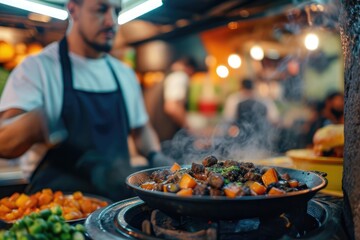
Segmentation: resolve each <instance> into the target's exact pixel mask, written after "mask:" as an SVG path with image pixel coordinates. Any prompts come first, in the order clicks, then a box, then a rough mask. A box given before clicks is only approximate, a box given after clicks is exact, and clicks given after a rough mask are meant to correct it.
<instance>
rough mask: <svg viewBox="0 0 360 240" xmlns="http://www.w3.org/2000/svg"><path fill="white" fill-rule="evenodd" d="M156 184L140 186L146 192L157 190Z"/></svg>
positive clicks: (150, 183) (148, 183) (147, 183)
mask: <svg viewBox="0 0 360 240" xmlns="http://www.w3.org/2000/svg"><path fill="white" fill-rule="evenodd" d="M155 186H156V183H155V182H146V183H143V184H141V185H140V187H141V188H143V189H146V190H155Z"/></svg>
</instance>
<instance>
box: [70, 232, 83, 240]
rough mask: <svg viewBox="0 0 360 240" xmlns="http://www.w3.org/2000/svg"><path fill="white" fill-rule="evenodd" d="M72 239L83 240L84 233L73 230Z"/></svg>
mask: <svg viewBox="0 0 360 240" xmlns="http://www.w3.org/2000/svg"><path fill="white" fill-rule="evenodd" d="M72 240H85V237H84V234H82V233H81V232H74V233H73V235H72Z"/></svg>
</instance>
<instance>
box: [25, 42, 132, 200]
mask: <svg viewBox="0 0 360 240" xmlns="http://www.w3.org/2000/svg"><path fill="white" fill-rule="evenodd" d="M59 54H60V62H61V68H62V74H63V82H64V100H63V106H62V111H61V118H60V119H61V120H62V121H63V123H64V125H65V127H66V129H67V131H68V134H69V136H68V138H67V140H66V141H65V142H64V143H62V144H61V145H60V146H58V147H56V148H53V149H50V150H49V151H48V153H47V154H46V155H45V157H44V159H43V160H42V161H41V163H40V165H39V167H38V168H37V169H36V170H35V172H34V174H33V175H32V177H31V180H30V185H29V188H28V191H29V192H30V193H33V192H36V191H39V190H41V189H43V188H46V187H49V188H51V189H53V190H62V191H66V192H73V191H83V192H84V193H91V194H98V195H101V196H104V197H108V198H110V199H112V200H120V199H123V198H127V197H130V196H131V193H130V190H128V189H127V188H126V186H125V178H126V176H128V175H129V174H130V172H131V167H130V161H129V159H130V157H129V150H128V142H127V138H128V135H129V131H130V127H129V121H128V116H127V110H126V106H125V101H124V98H123V94H122V91H121V87H120V84H119V81H118V79H117V76H116V74H115V72H114V70H113V67H112V66H111V63H110V61H109V60H108V59H107V58H106V61H107V64H108V66H109V68H110V70H111V72H112V74H113V77H114V81H115V82H116V86H117V89H116V91H113V92H100V93H98V92H87V91H82V90H76V89H74V88H73V74H72V68H71V62H70V58H69V55H68V46H67V41H66V38H64V39H62V40H61V42H60V45H59ZM99 71H101V69H99ZM101 80H102V79H99V81H101Z"/></svg>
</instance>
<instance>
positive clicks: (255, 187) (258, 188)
mask: <svg viewBox="0 0 360 240" xmlns="http://www.w3.org/2000/svg"><path fill="white" fill-rule="evenodd" d="M250 189H251V190H252V191H254V192H255V193H256V194H257V195H264V194H265V192H266V187H265V186H264V185H262V184H261V183H258V182H254V183H253V184H251V186H250Z"/></svg>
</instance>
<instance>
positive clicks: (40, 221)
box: [34, 218, 48, 230]
mask: <svg viewBox="0 0 360 240" xmlns="http://www.w3.org/2000/svg"><path fill="white" fill-rule="evenodd" d="M34 225H39V226H41V229H42V230H46V229H47V228H48V225H47V223H46V221H45V220H44V219H42V218H37V219H35V221H34Z"/></svg>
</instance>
